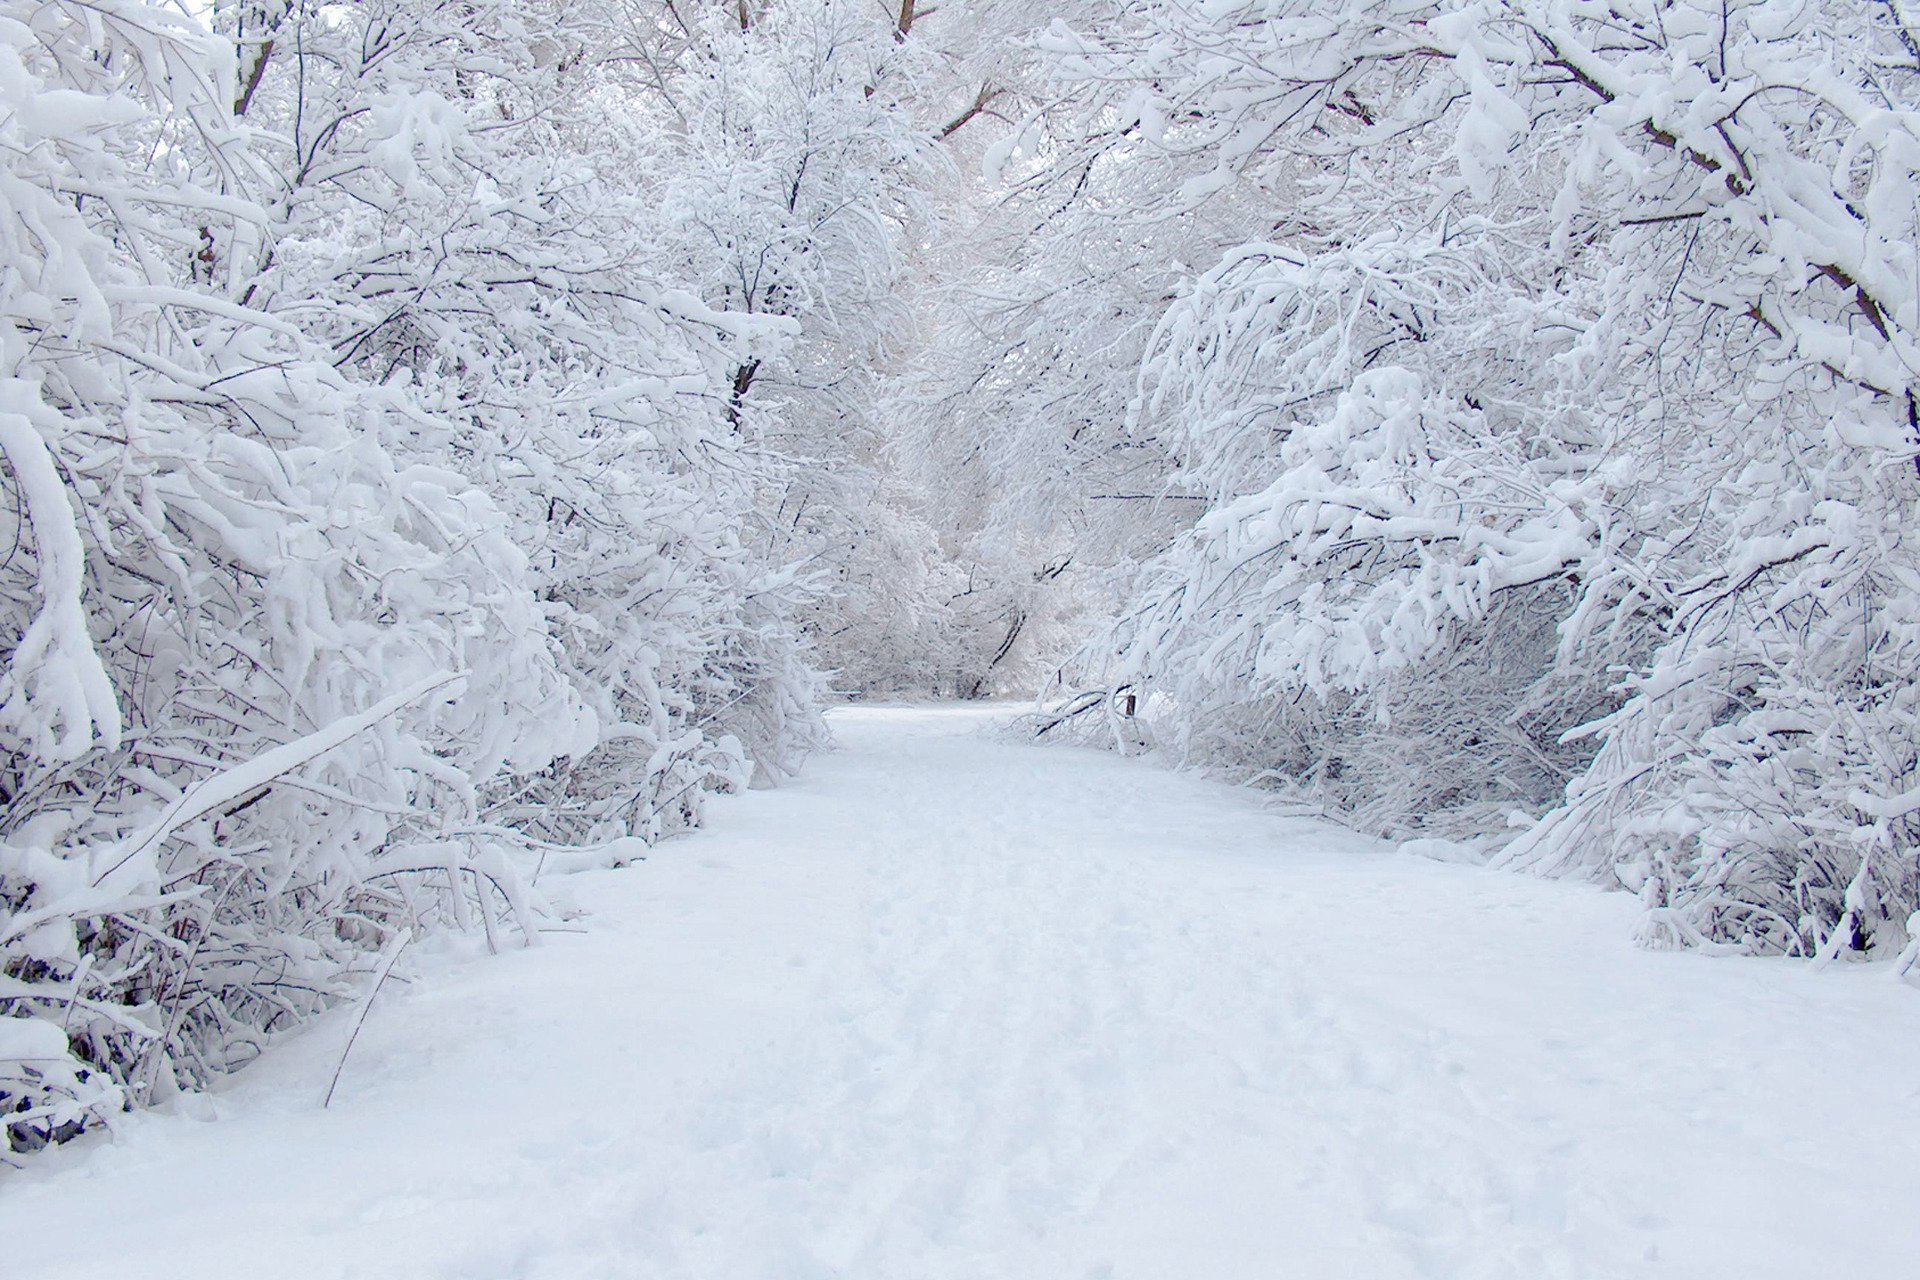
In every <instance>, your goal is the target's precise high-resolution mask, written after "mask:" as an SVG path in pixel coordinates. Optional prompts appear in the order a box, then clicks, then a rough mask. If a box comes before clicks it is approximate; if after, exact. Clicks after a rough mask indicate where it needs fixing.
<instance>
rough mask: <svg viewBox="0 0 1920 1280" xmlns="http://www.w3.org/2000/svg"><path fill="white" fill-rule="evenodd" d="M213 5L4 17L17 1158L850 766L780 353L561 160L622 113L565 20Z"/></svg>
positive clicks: (2, 785) (507, 932) (9, 1100)
mask: <svg viewBox="0 0 1920 1280" xmlns="http://www.w3.org/2000/svg"><path fill="white" fill-rule="evenodd" d="M213 18H214V21H215V28H214V29H212V30H209V29H207V28H205V27H202V26H199V25H196V23H195V22H194V21H192V20H190V19H188V18H185V17H182V16H181V14H180V12H179V11H178V10H177V9H175V8H174V7H171V6H162V5H158V4H151V5H150V4H142V3H124V2H114V3H89V4H84V5H82V4H67V3H39V4H25V5H15V6H12V7H11V8H9V9H8V11H7V12H6V14H5V15H3V16H0V99H3V101H0V148H4V151H5V154H6V157H7V159H6V163H5V165H4V166H0V237H4V239H5V243H4V245H3V246H0V253H3V254H4V256H3V257H0V261H4V262H5V263H6V268H5V270H4V272H0V312H4V324H0V355H3V356H4V361H5V363H4V368H3V369H0V449H3V451H4V459H5V469H4V471H3V472H0V476H4V484H0V544H4V545H6V546H8V547H9V548H11V550H10V551H9V552H7V553H6V554H5V555H4V556H3V557H0V611H4V618H0V646H4V647H3V648H0V657H4V660H5V665H4V675H0V746H3V747H4V755H0V805H3V806H4V810H3V812H0V1112H4V1113H5V1123H6V1126H7V1128H6V1135H7V1142H8V1145H9V1146H10V1147H11V1148H12V1149H13V1150H15V1151H27V1150H32V1149H35V1148H37V1147H40V1146H43V1145H45V1144H46V1143H48V1142H50V1141H58V1140H61V1139H65V1138H68V1137H71V1136H73V1135H74V1134H76V1133H78V1132H81V1131H83V1130H85V1129H88V1128H90V1127H93V1126H94V1125H96V1124H98V1123H100V1122H102V1121H104V1120H107V1119H109V1118H110V1117H111V1116H112V1115H113V1114H115V1113H116V1112H117V1111H119V1110H120V1109H121V1108H123V1107H126V1106H129V1105H139V1104H144V1103H148V1102H152V1101H157V1100H161V1099H164V1098H166V1097H167V1096H169V1095H170V1094H171V1093H172V1092H174V1091H175V1090H177V1089H179V1088H181V1087H188V1086H194V1085H197V1084H199V1083H202V1082H204V1081H205V1080H206V1079H208V1078H209V1077H210V1076H212V1075H214V1074H216V1073H219V1072H221V1071H225V1070H228V1069H230V1068H232V1067H233V1066H236V1065H238V1064H240V1063H243V1062H245V1061H247V1060H248V1059H250V1058H251V1057H253V1056H254V1055H256V1054H257V1053H258V1052H259V1051H260V1049H261V1047H262V1046H263V1044H264V1043H265V1042H266V1040H267V1039H268V1038H269V1037H271V1036H272V1035H273V1034H275V1033H277V1032H279V1031H281V1030H283V1029H285V1028H288V1027H291V1026H293V1025H295V1024H297V1023H299V1022H301V1021H302V1020H304V1019H305V1018H307V1017H308V1016H310V1015H311V1014H313V1013H315V1012H317V1011H318V1010H320V1009H322V1008H324V1007H326V1006H327V1005H329V1004H330V1003H332V1002H334V1001H336V1000H338V999H340V998H342V997H344V996H347V995H350V994H352V993H353V992H354V991H356V990H357V989H358V988H359V987H360V986H361V983H362V975H363V974H365V973H367V972H369V971H370V970H372V969H373V968H375V967H376V964H378V963H379V960H378V957H380V956H381V955H382V954H383V953H384V954H385V956H386V958H387V960H388V961H390V960H391V958H392V955H393V951H394V948H396V947H397V946H399V945H402V944H403V943H404V941H405V940H406V939H407V938H408V937H411V936H415V935H417V934H418V933H419V932H420V931H421V930H422V929H423V928H432V927H435V926H437V925H439V924H443V923H444V924H450V925H453V926H456V927H463V928H466V927H470V928H474V929H476V930H480V931H484V933H485V934H486V936H487V938H488V939H489V941H490V942H495V943H504V942H506V941H507V940H508V938H509V937H511V938H513V939H515V940H516V941H519V940H524V941H526V942H529V943H530V942H532V941H533V939H534V938H535V936H536V935H535V932H534V924H535V919H536V917H537V915H538V913H539V911H540V909H541V906H540V899H539V896H538V894H537V893H536V892H535V891H534V889H533V887H532V886H531V885H530V884H529V880H530V877H531V873H532V872H533V871H534V870H535V868H537V867H540V866H541V865H542V864H543V863H544V864H547V865H549V866H556V867H557V866H566V865H580V864H582V863H591V862H595V861H601V862H605V861H614V860H619V859H622V858H625V857H629V856H632V853H633V851H634V850H636V849H638V848H639V847H640V844H639V841H650V840H653V839H656V838H658V837H660V836H662V835H666V834H670V833H671V832H673V831H675V830H678V829H681V828H683V827H685V826H687V825H689V824H690V823H692V822H694V821H696V820H697V819H698V816H699V812H700V807H701V800H702V797H703V795H704V794H706V793H707V792H709V791H711V790H714V789H718V788H729V787H733V786H737V785H741V784H743V783H744V782H745V781H746V779H747V777H748V774H749V769H750V767H751V765H753V764H756V763H758V764H763V765H764V766H765V767H766V769H767V770H769V771H777V772H788V771H791V769H792V768H794V767H795V766H796V764H797V761H798V758H799V756H800V755H801V754H803V753H804V751H805V749H806V747H807V746H808V745H809V744H811V743H812V742H814V741H815V740H817V738H818V734H819V728H818V713H817V709H816V708H815V706H814V702H813V691H814V688H815V678H814V677H813V675H812V674H811V672H810V671H809V670H808V669H807V666H806V646H805V644H804V642H803V641H802V640H801V639H800V638H799V636H798V634H797V632H796V630H795V624H794V613H795V610H796V609H797V608H798V607H799V605H800V604H801V603H802V601H803V600H804V598H805V594H806V593H805V591H804V590H803V588H802V586H801V584H800V583H799V582H798V580H797V578H796V576H795V574H794V573H793V572H792V571H791V569H790V568H788V567H787V566H784V565H782V564H780V563H777V562H774V561H771V560H769V559H767V558H765V557H764V556H758V555H756V554H755V553H754V552H753V551H752V550H751V549H750V548H749V547H747V546H746V545H745V544H744V543H743V541H742V539H741V536H740V525H741V521H742V513H743V512H745V511H748V510H750V509H751V508H752V507H753V505H754V503H755V502H756V501H757V497H758V487H759V479H758V475H759V472H758V471H757V470H756V468H758V467H759V466H760V464H759V463H758V462H757V461H756V460H755V459H754V458H753V457H751V456H750V455H748V454H746V453H745V452H744V451H743V450H742V449H741V448H740V447H739V445H738V444H737V443H735V442H734V440H733V438H732V436H731V434H730V432H729V428H728V426H727V421H726V399H725V396H724V394H723V391H722V389H723V388H724V387H725V386H726V385H727V382H726V380H727V378H728V376H729V374H730V370H731V368H732V366H733V362H734V360H735V358H736V353H737V351H738V349H739V348H740V347H741V346H742V345H743V344H753V343H758V342H763V341H772V340H774V339H773V338H769V337H768V336H767V335H766V334H765V333H764V332H763V330H762V329H761V328H760V327H758V325H757V322H755V321H754V320H753V319H752V318H750V317H745V316H737V315H731V314H728V313H726V312H723V311H721V310H716V309H714V308H712V307H709V306H707V305H706V304H704V303H703V302H701V301H700V300H699V299H698V298H697V297H696V296H694V295H693V294H691V293H689V292H687V291H685V290H681V289H674V288H671V287H668V286H666V285H663V284H661V283H659V281H658V280H657V279H655V278H654V277H652V276H650V275H649V273H648V270H647V268H646V265H645V264H644V263H643V262H641V261H640V260H639V257H638V255H636V254H633V253H631V252H628V251H627V250H626V249H624V248H623V247H622V246H623V244H625V243H630V242H631V240H632V237H633V236H634V234H635V232H634V228H635V227H636V226H638V225H639V224H640V223H641V222H643V221H644V220H645V218H646V216H647V215H646V212H645V210H644V209H643V208H642V207H641V206H640V205H639V204H638V197H637V196H636V195H635V194H634V192H633V190H632V189H630V188H628V187H625V186H622V185H619V184H617V183H614V182H613V181H612V180H611V179H610V178H609V177H608V176H607V175H606V174H605V173H602V172H600V171H598V170H596V169H594V168H593V167H592V166H590V165H587V164H584V163H582V162H579V161H578V160H576V159H573V158H571V157H573V156H575V155H577V154H578V152H577V148H576V147H575V145H574V140H573V137H572V135H570V133H569V131H574V132H576V133H577V132H578V131H582V130H584V129H585V128H587V121H586V118H585V116H584V115H583V114H569V113H568V112H567V111H564V110H561V109H559V106H560V105H561V104H570V105H571V106H573V107H574V108H576V109H577V112H578V113H585V112H588V111H589V110H590V109H592V107H593V105H594V103H595V101H596V99H595V94H596V92H597V91H598V88H597V86H596V84H595V83H594V82H593V81H592V79H591V77H590V76H589V75H588V74H587V72H586V71H585V70H582V71H580V73H579V76H580V78H579V79H577V80H575V81H570V82H566V83H562V82H561V81H560V80H559V79H558V78H557V77H559V76H560V75H561V72H560V71H559V70H558V69H557V68H558V67H559V65H560V64H561V63H562V62H565V61H566V59H564V58H561V57H559V56H557V52H556V51H560V50H564V49H566V48H567V47H568V38H569V37H568V34H567V32H566V30H565V29H564V28H563V27H562V26H560V25H558V17H557V14H556V13H544V14H543V12H542V11H541V10H539V9H537V8H535V7H531V6H507V5H486V4H469V5H462V6H439V5H432V4H419V5H413V4H405V3H388V4H369V5H364V6H328V7H326V8H325V9H320V8H313V9H309V8H308V7H306V6H288V5H284V4H282V5H276V4H271V3H249V4H242V5H221V6H215V7H214V10H213ZM295 48H298V49H300V50H302V51H303V57H304V61H303V63H302V64H301V65H299V66H295V65H293V64H292V63H291V62H290V61H289V60H287V58H286V57H285V53H286V51H287V50H290V49H295ZM276 50H278V51H280V52H279V53H278V54H276V53H275V51H276ZM276 57H279V58H280V59H281V60H279V61H276V60H275V59H276ZM776 337H777V335H776ZM633 837H638V838H639V841H636V840H634V839H633Z"/></svg>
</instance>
